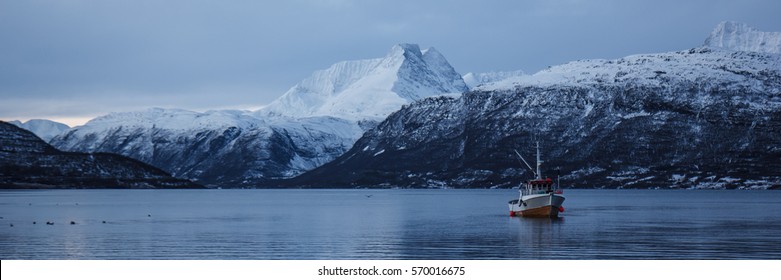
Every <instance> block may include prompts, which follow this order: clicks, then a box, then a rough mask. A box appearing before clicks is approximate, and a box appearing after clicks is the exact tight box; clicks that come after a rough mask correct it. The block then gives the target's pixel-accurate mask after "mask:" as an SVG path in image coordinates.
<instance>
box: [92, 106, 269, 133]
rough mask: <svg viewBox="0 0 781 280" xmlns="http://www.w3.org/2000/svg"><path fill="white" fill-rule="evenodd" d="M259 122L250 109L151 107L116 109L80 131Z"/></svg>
mask: <svg viewBox="0 0 781 280" xmlns="http://www.w3.org/2000/svg"><path fill="white" fill-rule="evenodd" d="M260 123H262V121H260V119H258V118H255V117H253V116H252V115H251V114H250V112H249V111H239V110H214V111H207V112H203V113H200V112H194V111H188V110H182V109H162V108H151V109H147V110H142V111H134V112H117V113H110V114H108V115H104V116H100V117H97V118H94V119H92V120H90V121H89V122H87V123H86V124H84V126H81V127H79V128H80V130H95V131H99V130H103V129H106V128H109V127H133V128H162V129H171V130H193V129H217V128H223V127H229V126H236V127H253V126H255V125H258V124H260Z"/></svg>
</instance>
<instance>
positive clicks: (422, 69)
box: [51, 44, 466, 187]
mask: <svg viewBox="0 0 781 280" xmlns="http://www.w3.org/2000/svg"><path fill="white" fill-rule="evenodd" d="M464 90H466V86H465V85H464V82H463V80H461V77H460V75H459V74H458V73H456V72H455V70H453V67H452V66H450V64H448V63H447V61H446V60H445V59H444V57H443V56H442V55H441V54H439V53H438V52H437V51H436V50H434V49H433V48H431V49H428V50H426V51H420V49H419V48H418V46H417V45H411V44H403V45H397V46H395V47H393V49H392V50H391V51H390V53H389V54H388V55H387V56H385V57H383V58H378V59H370V60H360V61H347V62H340V63H337V64H334V65H333V66H332V67H330V68H329V69H326V70H321V71H316V72H315V73H314V74H313V75H312V76H311V77H309V78H307V79H305V80H303V81H302V82H301V83H299V84H298V85H296V86H294V87H292V88H291V89H290V90H289V91H288V92H287V93H285V94H284V95H283V96H282V97H280V98H279V99H277V100H276V101H274V102H273V103H272V104H270V105H269V106H267V107H265V108H264V109H261V110H259V111H256V112H249V111H235V110H233V111H230V110H221V111H208V112H203V113H201V112H193V111H187V110H178V109H150V110H145V111H140V112H124V113H112V114H109V115H106V116H102V117H98V118H95V119H93V120H91V121H89V122H88V123H87V124H85V125H84V126H80V127H75V128H73V129H71V130H69V131H67V132H66V133H63V134H61V135H60V136H57V137H55V138H54V139H52V141H51V143H52V145H54V146H56V147H58V148H59V149H62V150H67V151H85V152H93V151H102V152H113V153H119V154H122V155H126V156H129V157H132V158H135V159H138V160H141V161H143V162H146V163H149V164H152V165H154V166H157V167H160V168H162V169H164V170H166V171H168V172H170V173H172V174H173V175H175V176H178V177H182V178H188V179H194V180H196V181H198V182H199V183H203V184H207V185H221V186H227V187H235V186H239V185H254V184H257V183H258V182H263V181H266V180H269V179H279V178H288V177H291V176H295V175H298V174H301V173H303V172H305V171H307V170H311V169H313V168H315V167H317V166H320V165H322V164H325V163H326V162H329V161H330V160H332V159H334V158H336V157H337V156H339V155H341V154H343V153H344V152H346V151H347V150H348V149H349V148H350V147H352V144H353V143H354V142H355V140H357V139H358V138H359V137H360V136H361V135H362V134H363V133H364V131H365V130H366V129H368V128H370V127H373V125H375V124H376V123H378V122H379V121H380V120H382V118H384V117H385V116H387V114H390V113H391V112H393V111H395V110H398V109H399V108H400V107H401V106H402V105H404V104H408V103H410V102H412V101H414V100H417V99H419V98H422V97H426V96H431V95H436V94H443V93H449V92H461V91H464Z"/></svg>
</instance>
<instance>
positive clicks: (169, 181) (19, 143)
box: [0, 122, 201, 188]
mask: <svg viewBox="0 0 781 280" xmlns="http://www.w3.org/2000/svg"><path fill="white" fill-rule="evenodd" d="M0 188H201V186H199V185H196V184H193V183H192V182H190V181H187V180H181V179H176V178H173V177H171V176H169V175H168V174H166V173H165V172H163V171H162V170H160V169H157V168H155V167H152V166H149V165H147V164H144V163H141V162H139V161H136V160H133V159H129V158H126V157H123V156H119V155H113V154H105V153H97V154H84V153H66V152H61V151H59V150H57V149H55V148H54V147H52V146H50V145H49V144H46V142H44V141H43V140H41V139H40V138H38V137H37V136H35V135H34V134H33V133H32V132H29V131H27V130H24V129H21V128H18V127H16V126H14V125H11V124H9V123H6V122H0Z"/></svg>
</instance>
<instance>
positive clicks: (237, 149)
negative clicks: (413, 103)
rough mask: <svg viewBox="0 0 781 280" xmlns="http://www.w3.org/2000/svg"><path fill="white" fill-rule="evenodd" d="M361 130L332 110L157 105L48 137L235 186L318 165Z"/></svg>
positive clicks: (67, 145)
mask: <svg viewBox="0 0 781 280" xmlns="http://www.w3.org/2000/svg"><path fill="white" fill-rule="evenodd" d="M361 133H363V129H362V128H361V127H360V126H359V125H358V124H357V123H356V122H352V121H347V120H342V119H337V118H332V117H312V118H300V119H291V118H288V117H281V116H277V117H275V118H268V119H259V118H257V117H255V116H254V115H253V114H252V113H251V112H246V111H227V110H223V111H208V112H204V113H199V112H192V111H186V110H178V109H158V108H156V109H149V110H146V111H141V112H125V113H113V114H109V115H106V116H102V117H99V118H96V119H93V120H91V121H89V122H88V123H87V124H85V125H84V126H80V127H75V128H73V129H71V130H70V131H68V132H67V133H64V134H62V135H60V136H58V137H55V138H54V139H53V140H52V141H51V143H52V144H53V145H55V146H56V147H59V148H60V149H63V150H68V151H101V152H113V153H119V154H122V155H126V156H129V157H132V158H134V159H138V160H141V161H143V162H146V163H149V164H152V165H154V166H157V167H160V168H162V169H164V170H166V171H168V172H171V174H173V175H174V176H177V177H182V178H189V179H194V180H196V181H198V182H200V183H203V184H209V185H224V186H237V185H242V184H249V183H250V182H257V181H262V180H264V179H268V178H285V177H290V176H293V175H297V174H300V173H302V172H304V171H306V170H310V169H312V168H315V167H317V166H319V165H321V164H324V163H326V162H328V161H330V160H331V159H333V158H335V157H337V156H339V155H341V154H342V153H344V152H345V151H346V150H347V149H349V148H350V147H351V146H352V144H353V142H354V141H355V139H357V138H358V137H360V135H361Z"/></svg>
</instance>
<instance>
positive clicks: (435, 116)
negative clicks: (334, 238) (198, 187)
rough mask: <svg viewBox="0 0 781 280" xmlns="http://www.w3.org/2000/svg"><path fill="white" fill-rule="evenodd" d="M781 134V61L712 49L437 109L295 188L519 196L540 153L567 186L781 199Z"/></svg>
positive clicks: (592, 63) (529, 82)
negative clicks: (523, 159) (755, 192)
mask: <svg viewBox="0 0 781 280" xmlns="http://www.w3.org/2000/svg"><path fill="white" fill-rule="evenodd" d="M717 29H718V28H717ZM745 32H754V31H751V30H748V31H745ZM734 35H735V36H737V37H745V36H744V34H742V33H740V32H738V33H735V34H734ZM780 128H781V56H780V55H779V54H777V53H772V52H755V51H735V50H730V49H723V48H712V47H708V46H705V47H698V48H693V49H689V50H685V51H678V52H669V53H659V54H644V55H633V56H628V57H624V58H620V59H614V60H601V59H600V60H582V61H575V62H571V63H567V64H564V65H560V66H556V67H551V68H549V69H546V70H543V71H540V72H538V73H536V74H534V75H528V76H517V77H512V78H508V79H503V80H501V81H498V82H495V83H489V84H485V85H482V86H478V87H477V88H476V89H475V90H473V91H470V92H467V93H464V94H462V95H460V96H439V97H432V98H427V99H423V100H420V101H418V102H415V103H413V104H411V105H409V106H405V107H404V108H403V109H402V110H400V111H398V112H396V113H394V114H392V115H391V116H389V117H388V118H387V119H386V120H385V121H383V122H382V123H380V124H379V125H378V126H376V127H375V128H374V129H371V130H370V131H368V132H367V133H365V134H364V136H363V137H362V138H361V139H359V140H358V141H357V142H356V144H355V145H354V146H353V148H352V149H351V150H350V151H348V152H347V153H345V154H344V155H342V156H340V157H339V158H337V159H335V160H334V161H332V162H330V163H328V164H326V165H323V166H321V167H319V168H317V169H314V170H312V171H309V172H307V173H305V174H302V175H301V176H299V177H297V178H294V179H292V180H290V181H288V182H285V184H289V185H296V186H301V185H305V186H313V187H321V186H332V185H344V186H348V185H356V186H410V187H437V186H450V187H495V186H498V187H512V186H517V185H518V183H519V182H521V181H522V180H524V179H528V178H529V177H530V176H531V174H530V173H529V172H528V171H527V170H525V168H524V167H523V166H522V165H521V164H519V163H518V161H517V159H516V158H515V155H514V150H516V149H518V150H520V151H521V152H522V153H524V154H526V155H533V152H534V149H533V148H532V147H533V145H534V143H535V142H536V141H540V142H541V143H542V147H543V149H542V150H543V159H544V160H545V162H544V165H543V173H545V174H547V175H550V176H554V175H555V173H554V172H550V171H548V172H546V170H550V169H556V168H560V169H561V170H562V175H565V176H563V177H562V183H563V184H564V185H566V186H575V187H609V188H615V187H619V188H645V187H662V188H690V187H691V188H760V189H765V188H781V172H779V170H781V161H780V160H779V159H781V133H779V129H780Z"/></svg>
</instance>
